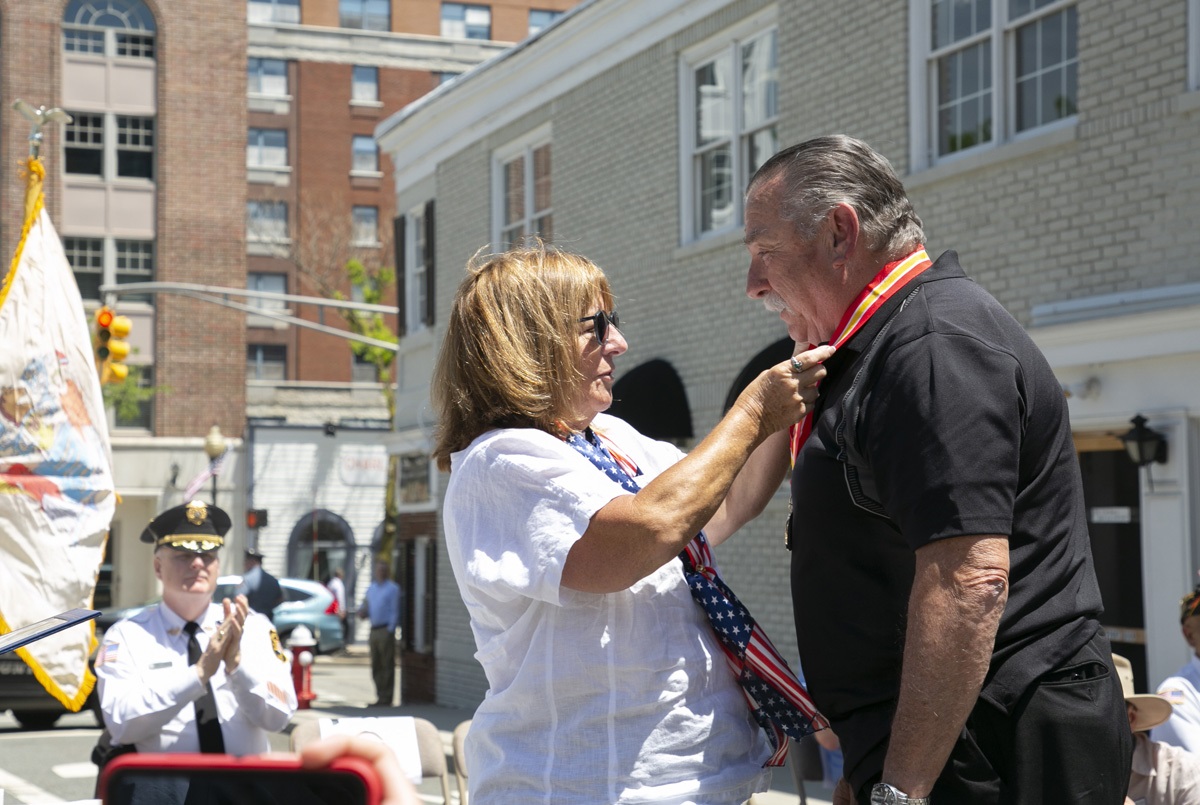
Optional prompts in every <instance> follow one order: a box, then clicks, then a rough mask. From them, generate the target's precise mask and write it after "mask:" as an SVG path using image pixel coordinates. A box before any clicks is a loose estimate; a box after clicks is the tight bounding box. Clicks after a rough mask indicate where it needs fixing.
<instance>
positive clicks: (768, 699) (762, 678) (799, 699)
mask: <svg viewBox="0 0 1200 805" xmlns="http://www.w3.org/2000/svg"><path fill="white" fill-rule="evenodd" d="M566 441H567V444H569V445H570V446H571V447H573V448H575V450H577V451H579V452H580V453H582V454H583V455H584V456H585V457H586V458H587V459H588V460H589V461H591V462H592V464H594V465H595V466H596V467H597V468H598V469H599V470H600V471H601V472H603V473H604V474H605V475H607V476H608V477H609V478H610V479H612V480H613V481H616V482H617V483H618V484H620V485H621V486H622V487H623V488H624V489H626V490H627V491H629V492H632V493H633V494H637V492H638V491H639V490H640V489H641V487H640V486H639V485H638V484H637V482H636V481H634V480H633V476H634V475H640V474H641V472H640V470H638V468H637V465H636V464H634V463H633V462H632V461H630V460H629V459H628V458H627V457H625V456H623V455H622V454H621V453H620V451H618V450H617V449H616V447H615V445H613V444H612V442H611V441H608V440H607V439H605V442H606V443H607V444H605V443H602V442H601V440H600V435H599V434H597V433H596V432H595V431H593V430H592V429H591V428H588V429H587V430H586V431H585V432H584V433H583V434H579V433H571V434H569V435H568V436H567V438H566ZM679 559H680V561H681V562H683V575H684V578H685V579H686V580H687V583H688V588H689V589H690V590H691V591H692V598H694V599H695V601H696V603H697V604H699V605H700V606H701V608H703V609H704V612H705V614H707V615H708V619H709V623H710V624H711V625H712V628H713V633H714V634H715V635H716V638H717V642H718V644H719V645H720V646H721V649H722V650H723V651H724V652H725V658H726V660H728V662H729V667H730V669H731V670H732V671H733V673H734V676H735V677H737V680H738V683H739V685H740V686H741V689H742V694H743V695H744V696H745V697H746V704H747V705H748V706H749V708H750V713H751V715H753V716H754V720H755V721H757V722H758V723H759V725H760V726H761V727H762V728H763V730H764V731H765V732H766V733H767V739H768V740H769V741H770V743H771V748H772V750H773V752H772V754H771V757H770V759H769V760H767V762H766V763H765V764H764V765H765V766H782V765H783V762H784V760H785V759H786V758H787V751H788V741H787V739H788V737H789V736H790V737H792V738H795V739H797V740H799V739H800V738H803V737H804V736H805V735H810V734H812V733H813V732H816V731H817V730H820V729H824V728H826V727H828V726H829V722H828V721H826V720H825V717H824V716H822V715H821V714H820V713H818V712H817V708H816V707H815V706H814V705H813V703H812V700H811V699H810V698H809V697H808V691H806V690H805V689H804V686H803V685H801V684H800V681H799V680H798V679H797V678H796V675H795V674H794V673H792V670H791V669H790V668H788V664H787V662H786V661H785V660H784V659H783V657H781V656H780V655H779V651H778V650H776V648H775V646H774V645H773V644H772V643H771V640H770V639H769V638H768V637H767V635H766V633H764V632H763V630H762V627H760V626H759V625H758V624H757V623H755V621H754V618H753V616H751V615H750V612H749V610H747V609H746V607H745V606H744V605H743V604H742V602H741V601H739V600H738V597H737V596H736V595H734V594H733V590H730V589H729V587H728V586H727V585H726V584H725V582H723V581H721V577H720V576H718V575H717V569H716V562H715V561H714V560H713V555H712V549H711V548H709V545H708V540H707V539H705V537H704V532H703V531H701V532H700V533H699V534H697V535H696V536H695V537H694V538H693V539H692V541H691V542H689V543H688V544H687V547H685V548H684V549H683V552H682V553H680V554H679Z"/></svg>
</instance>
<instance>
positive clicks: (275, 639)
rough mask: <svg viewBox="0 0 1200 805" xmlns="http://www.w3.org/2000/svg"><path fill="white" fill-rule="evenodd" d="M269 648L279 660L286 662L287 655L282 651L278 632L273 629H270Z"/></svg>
mask: <svg viewBox="0 0 1200 805" xmlns="http://www.w3.org/2000/svg"><path fill="white" fill-rule="evenodd" d="M271 649H272V650H273V651H274V652H275V656H276V657H278V658H279V661H280V662H287V655H286V654H284V653H283V646H282V645H280V643H279V632H277V631H275V630H274V629H272V630H271Z"/></svg>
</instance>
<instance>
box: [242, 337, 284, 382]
mask: <svg viewBox="0 0 1200 805" xmlns="http://www.w3.org/2000/svg"><path fill="white" fill-rule="evenodd" d="M246 379H247V380H287V347H285V346H283V345H281V344H247V345H246Z"/></svg>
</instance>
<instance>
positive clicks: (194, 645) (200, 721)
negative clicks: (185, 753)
mask: <svg viewBox="0 0 1200 805" xmlns="http://www.w3.org/2000/svg"><path fill="white" fill-rule="evenodd" d="M199 629H200V624H198V623H196V622H195V621H188V622H187V623H185V624H184V626H183V631H185V632H187V635H188V664H189V665H195V664H196V663H197V662H198V661H199V660H200V641H199V640H197V639H196V632H197V631H198V630H199ZM195 706H196V731H197V732H198V733H199V734H200V751H201V752H207V753H212V754H218V755H219V754H223V753H224V752H225V737H224V736H223V735H221V720H220V719H219V718H218V717H217V700H216V699H215V698H214V697H213V690H212V683H211V682H206V683H205V684H204V695H203V696H201V697H200V698H199V699H197V700H196V705H195Z"/></svg>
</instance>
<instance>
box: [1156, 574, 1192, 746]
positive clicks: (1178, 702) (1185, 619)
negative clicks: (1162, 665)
mask: <svg viewBox="0 0 1200 805" xmlns="http://www.w3.org/2000/svg"><path fill="white" fill-rule="evenodd" d="M1198 610H1200V584H1198V585H1196V588H1195V589H1193V590H1192V591H1191V592H1190V593H1188V594H1187V595H1185V596H1184V597H1183V598H1182V599H1180V601H1179V628H1180V631H1181V632H1182V633H1183V639H1184V642H1186V643H1187V644H1188V649H1189V650H1190V651H1191V655H1192V656H1191V657H1189V658H1188V661H1187V664H1186V665H1184V666H1183V667H1182V668H1180V669H1179V670H1178V671H1176V672H1175V675H1174V676H1171V677H1167V678H1166V679H1164V680H1163V683H1162V684H1161V685H1159V686H1158V695H1159V696H1162V697H1164V698H1165V699H1166V700H1167V701H1169V702H1170V703H1171V708H1172V709H1171V717H1170V718H1169V719H1167V721H1166V722H1165V723H1163V724H1161V725H1159V726H1157V727H1155V728H1154V731H1153V732H1151V733H1150V737H1151V738H1152V739H1154V740H1155V741H1162V742H1163V743H1168V744H1171V745H1173V746H1181V747H1183V748H1184V749H1186V750H1188V751H1189V752H1200V611H1198Z"/></svg>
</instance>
